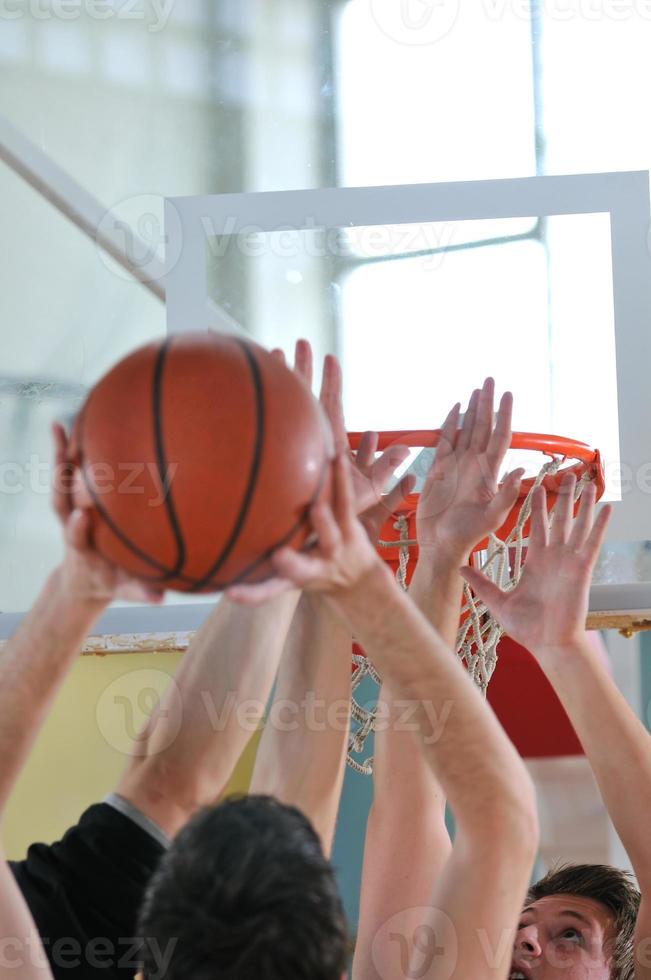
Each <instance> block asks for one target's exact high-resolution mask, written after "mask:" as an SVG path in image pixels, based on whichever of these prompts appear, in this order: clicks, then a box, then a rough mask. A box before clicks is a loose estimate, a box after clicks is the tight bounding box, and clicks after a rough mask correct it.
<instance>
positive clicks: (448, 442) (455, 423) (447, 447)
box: [430, 402, 461, 473]
mask: <svg viewBox="0 0 651 980" xmlns="http://www.w3.org/2000/svg"><path fill="white" fill-rule="evenodd" d="M460 413H461V402H457V403H456V405H453V406H452V408H451V409H450V411H449V412H448V414H447V416H446V418H445V422H444V423H443V425H442V426H441V434H440V435H439V441H438V443H437V446H436V457H435V459H445V457H446V456H449V455H450V453H451V452H453V451H454V447H455V444H456V441H457V434H458V431H459V415H460ZM430 473H431V469H430Z"/></svg>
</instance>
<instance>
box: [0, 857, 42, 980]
mask: <svg viewBox="0 0 651 980" xmlns="http://www.w3.org/2000/svg"><path fill="white" fill-rule="evenodd" d="M0 923H2V925H1V927H0V944H1V947H2V953H3V955H2V962H1V963H0V977H12V978H15V980H48V978H50V980H51V977H52V973H51V972H50V968H49V966H48V962H47V958H46V956H45V952H44V950H43V946H42V944H41V939H40V936H39V934H38V931H37V929H36V926H35V925H34V921H33V919H32V917H31V915H30V912H29V909H28V908H27V905H26V904H25V899H24V898H23V896H22V894H21V892H20V889H19V888H18V885H17V884H16V882H15V880H14V877H13V875H12V873H11V871H10V870H9V867H8V865H7V863H6V861H5V857H4V854H2V852H1V851H0Z"/></svg>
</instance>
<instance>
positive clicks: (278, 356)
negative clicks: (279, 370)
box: [271, 347, 287, 367]
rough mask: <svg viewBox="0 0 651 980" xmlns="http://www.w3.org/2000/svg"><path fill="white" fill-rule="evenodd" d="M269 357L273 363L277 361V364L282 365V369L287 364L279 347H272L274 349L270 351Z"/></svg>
mask: <svg viewBox="0 0 651 980" xmlns="http://www.w3.org/2000/svg"><path fill="white" fill-rule="evenodd" d="M271 356H272V357H273V359H274V361H277V362H278V363H279V364H282V365H283V367H285V365H286V363H287V362H286V361H285V353H284V351H282V350H281V349H280V347H274V349H273V350H272V351H271Z"/></svg>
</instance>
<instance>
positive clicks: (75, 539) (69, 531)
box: [65, 508, 90, 551]
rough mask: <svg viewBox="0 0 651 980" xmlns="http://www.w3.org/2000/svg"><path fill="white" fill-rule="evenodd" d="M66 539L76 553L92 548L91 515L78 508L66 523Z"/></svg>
mask: <svg viewBox="0 0 651 980" xmlns="http://www.w3.org/2000/svg"><path fill="white" fill-rule="evenodd" d="M65 538H66V542H67V544H69V545H70V547H71V548H74V549H75V551H88V550H89V548H90V514H89V512H88V511H87V510H80V509H79V508H77V509H76V510H73V512H72V514H71V515H70V517H69V518H68V520H67V521H66V530H65Z"/></svg>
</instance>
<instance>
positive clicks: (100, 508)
mask: <svg viewBox="0 0 651 980" xmlns="http://www.w3.org/2000/svg"><path fill="white" fill-rule="evenodd" d="M84 412H85V406H84V410H82V412H81V414H80V416H79V421H78V423H77V425H78V443H79V470H80V472H81V476H82V479H83V481H84V484H85V486H86V489H87V490H88V493H89V494H90V498H91V500H92V501H93V506H94V507H95V510H96V511H97V512H98V514H99V515H100V517H101V518H102V520H103V521H104V523H105V524H106V525H107V526H108V528H109V529H110V530H111V531H112V532H113V534H114V535H115V536H116V538H117V539H118V540H119V541H121V542H122V544H123V545H124V546H125V547H126V548H128V549H129V551H132V552H133V554H134V555H136V557H137V558H140V560H141V561H144V562H145V563H146V564H147V565H151V566H152V568H157V569H159V570H160V571H162V572H164V575H162V576H161V577H153V576H152V577H151V578H150V577H149V576H147V580H148V581H152V582H164V581H166V580H167V579H169V578H172V573H171V572H170V570H169V569H168V568H167V567H166V566H165V565H163V564H162V563H161V562H159V561H157V560H156V559H155V558H152V557H151V556H150V555H148V554H146V552H144V551H142V550H141V549H140V548H139V547H138V545H137V544H134V542H133V541H131V539H130V538H129V537H127V535H126V534H125V533H124V532H123V531H121V530H120V528H119V527H118V526H117V524H116V523H115V521H114V520H113V518H112V517H111V516H110V515H109V513H108V511H107V510H106V508H105V507H104V505H103V504H101V503H100V500H99V498H98V496H97V494H96V493H95V490H94V489H93V486H92V484H91V482H90V480H89V479H88V476H87V475H86V469H85V466H84V448H83V446H84V444H83V434H84ZM140 577H141V578H143V577H144V576H140Z"/></svg>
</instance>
